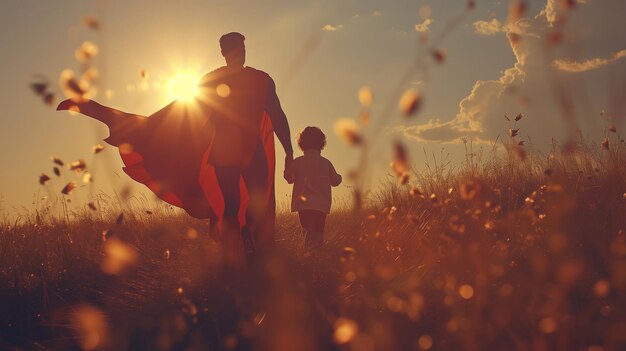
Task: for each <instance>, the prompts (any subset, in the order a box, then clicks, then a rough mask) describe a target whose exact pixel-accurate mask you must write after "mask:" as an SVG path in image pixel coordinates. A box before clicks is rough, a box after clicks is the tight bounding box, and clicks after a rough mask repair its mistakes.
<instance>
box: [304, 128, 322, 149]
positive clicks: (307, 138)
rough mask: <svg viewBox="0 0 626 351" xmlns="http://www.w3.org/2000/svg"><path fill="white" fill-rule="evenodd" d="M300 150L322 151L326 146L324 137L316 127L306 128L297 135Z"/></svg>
mask: <svg viewBox="0 0 626 351" xmlns="http://www.w3.org/2000/svg"><path fill="white" fill-rule="evenodd" d="M298 146H299V147H300V150H302V151H304V150H311V149H313V150H320V151H321V150H322V149H323V148H324V146H326V135H325V134H324V132H322V130H321V129H319V128H317V127H306V128H304V129H303V130H301V131H300V132H299V133H298Z"/></svg>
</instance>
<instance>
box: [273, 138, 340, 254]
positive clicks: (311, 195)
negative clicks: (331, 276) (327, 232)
mask: <svg viewBox="0 0 626 351" xmlns="http://www.w3.org/2000/svg"><path fill="white" fill-rule="evenodd" d="M297 139H298V146H299V147H300V149H301V150H302V151H303V153H304V155H302V156H300V157H298V158H296V159H295V160H293V162H292V163H291V165H290V166H289V167H288V168H287V169H285V179H286V180H287V182H288V183H289V184H293V192H292V197H291V211H292V212H298V216H299V217H300V224H301V225H302V229H303V231H304V235H305V240H304V247H305V249H307V250H310V249H313V248H315V247H319V246H321V245H322V244H323V243H324V225H325V223H326V214H328V213H330V206H331V202H332V196H331V187H333V186H338V185H339V184H341V175H339V174H338V173H337V171H335V167H333V164H332V163H331V162H330V161H329V160H328V159H326V158H324V157H322V155H321V151H322V149H323V148H324V146H326V135H324V133H323V132H322V131H321V130H320V129H319V128H317V127H306V128H304V129H303V130H302V131H300V132H299V133H298V137H297Z"/></svg>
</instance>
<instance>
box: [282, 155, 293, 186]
mask: <svg viewBox="0 0 626 351" xmlns="http://www.w3.org/2000/svg"><path fill="white" fill-rule="evenodd" d="M292 163H293V153H288V154H286V155H285V170H284V171H283V177H284V178H285V180H286V181H287V183H289V184H291V182H292V181H293V180H292V174H291V164H292Z"/></svg>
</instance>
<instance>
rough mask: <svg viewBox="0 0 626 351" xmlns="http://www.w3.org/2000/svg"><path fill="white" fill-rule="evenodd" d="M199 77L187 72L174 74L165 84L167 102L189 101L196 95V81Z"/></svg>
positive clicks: (197, 90) (197, 91)
mask: <svg viewBox="0 0 626 351" xmlns="http://www.w3.org/2000/svg"><path fill="white" fill-rule="evenodd" d="M199 79H200V77H198V75H197V74H194V73H192V72H189V71H179V72H176V73H175V74H174V75H173V76H172V78H171V79H170V80H169V81H168V83H167V89H166V94H167V96H166V97H167V100H168V101H172V100H177V99H178V100H191V99H193V98H195V97H196V96H197V95H198V93H199V89H198V81H199Z"/></svg>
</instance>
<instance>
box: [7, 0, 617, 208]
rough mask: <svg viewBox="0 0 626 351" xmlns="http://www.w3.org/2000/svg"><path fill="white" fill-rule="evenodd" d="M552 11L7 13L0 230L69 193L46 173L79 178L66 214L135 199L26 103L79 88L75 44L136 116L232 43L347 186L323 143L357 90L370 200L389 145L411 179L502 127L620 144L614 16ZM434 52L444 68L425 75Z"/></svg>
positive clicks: (62, 120) (397, 3)
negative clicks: (78, 171) (103, 199)
mask: <svg viewBox="0 0 626 351" xmlns="http://www.w3.org/2000/svg"><path fill="white" fill-rule="evenodd" d="M513 2H515V1H513ZM565 3H566V1H561V0H531V1H528V4H529V6H528V9H527V10H526V11H525V12H524V13H522V15H521V16H519V18H514V16H513V17H512V15H511V14H516V13H517V12H515V11H511V10H510V9H511V8H510V2H509V1H507V0H476V6H475V8H474V9H473V10H472V11H469V10H468V9H467V2H466V1H464V0H429V1H427V0H411V1H409V0H394V1H375V0H367V1H364V0H340V1H337V0H326V1H322V0H318V1H294V0H285V1H242V0H235V1H223V2H218V1H210V0H209V1H164V0H150V1H132V2H127V1H124V2H123V1H102V0H100V1H89V0H76V1H63V2H52V1H45V2H44V1H36V0H20V1H17V0H16V1H12V0H5V1H3V2H2V11H1V12H0V26H1V27H0V29H1V30H0V48H1V49H2V55H1V56H0V80H1V81H2V84H1V85H0V99H1V101H2V105H3V106H4V108H3V110H2V112H0V121H1V122H0V123H1V127H0V164H2V166H3V167H2V171H1V174H2V175H1V178H0V199H1V202H0V211H1V212H0V215H6V214H7V213H21V212H24V211H28V210H29V209H32V207H33V206H32V203H33V202H34V200H35V198H36V197H38V198H40V199H41V197H43V196H49V197H53V196H54V195H56V194H58V193H59V191H60V189H61V188H62V187H63V186H64V185H65V184H66V183H67V182H68V181H69V180H71V179H80V178H77V177H76V175H73V174H72V173H71V172H70V171H69V170H67V169H63V171H62V175H61V177H56V176H54V175H53V174H52V167H53V164H52V162H51V157H59V158H61V159H62V160H64V161H65V162H71V161H75V160H77V159H83V160H85V162H86V163H87V165H88V170H89V172H90V173H91V174H92V175H93V179H94V181H93V182H92V183H89V184H83V183H82V182H80V181H79V183H80V184H81V189H78V191H75V192H74V193H73V194H72V196H73V198H74V199H75V200H76V201H74V203H75V204H83V205H84V203H86V202H88V201H91V200H92V198H93V196H94V194H97V193H99V192H104V193H107V194H112V193H115V192H118V193H119V192H120V191H122V190H121V189H124V188H125V187H128V186H132V181H131V180H130V179H129V178H128V177H126V176H125V175H124V173H123V172H121V161H120V160H119V156H118V154H117V151H116V150H115V148H113V147H110V146H108V147H106V148H105V150H104V151H103V152H101V153H99V154H97V155H94V154H93V152H92V147H93V146H94V145H96V144H98V143H103V142H102V139H103V138H106V137H107V130H106V128H105V127H104V126H103V125H101V124H100V123H99V122H97V121H95V120H92V119H90V118H86V117H83V116H79V115H70V114H69V113H67V112H56V111H55V110H54V108H53V107H51V106H48V105H46V104H45V103H43V101H42V99H41V98H40V97H38V96H36V95H35V94H34V93H33V91H32V90H31V89H30V87H29V84H30V83H33V82H35V81H41V80H42V79H47V80H48V81H49V82H50V89H51V91H53V92H55V94H56V95H57V98H60V97H61V96H62V90H61V89H60V87H59V77H60V75H61V72H63V71H64V70H67V69H71V70H73V71H74V72H76V73H77V74H78V72H79V71H80V70H81V63H79V62H78V61H77V59H76V57H75V51H76V49H77V48H79V47H81V45H83V43H84V42H85V41H89V42H91V43H93V44H94V45H95V46H97V49H98V52H97V54H96V55H95V56H94V57H93V59H91V64H90V65H91V66H93V67H95V68H97V70H98V72H99V77H98V79H97V84H93V86H94V89H96V88H97V92H95V90H94V93H95V96H94V99H95V100H97V101H101V102H102V103H104V104H107V105H109V106H111V107H115V108H118V109H121V110H124V111H128V112H134V113H138V114H144V115H149V114H151V113H153V112H155V111H157V110H158V109H160V108H161V107H163V106H164V105H166V104H167V103H168V102H169V101H171V99H172V98H173V95H172V92H171V91H169V89H168V87H169V86H171V84H172V81H173V79H174V77H177V76H180V75H181V74H182V75H186V76H187V77H188V78H190V79H189V80H191V81H193V78H194V77H197V78H198V79H199V78H200V77H201V76H202V75H203V74H204V73H206V72H208V71H211V70H213V69H215V68H217V67H219V66H222V65H223V64H224V62H223V58H222V57H221V55H220V51H219V44H218V40H219V37H220V36H221V35H222V34H224V33H227V32H231V31H238V32H241V33H243V34H244V35H245V36H246V48H247V62H246V64H247V65H248V66H251V67H255V68H257V69H261V70H263V71H265V72H267V73H269V74H270V75H271V76H272V77H273V78H274V80H275V81H276V85H277V92H278V95H279V98H280V100H281V103H282V106H283V109H284V111H285V112H286V114H287V117H288V119H289V122H290V126H291V130H292V134H293V135H294V139H295V133H296V132H297V131H299V130H301V129H302V128H304V127H306V126H309V125H315V126H318V127H320V128H321V129H322V130H323V131H324V132H325V133H326V134H327V139H328V145H327V147H326V149H325V150H324V153H323V154H324V155H325V156H326V157H327V158H329V159H330V160H331V161H332V162H333V163H334V164H335V167H336V169H337V170H338V171H339V172H340V173H343V174H344V175H345V174H347V173H348V172H349V171H350V170H352V169H354V167H355V166H356V159H357V158H358V155H359V149H358V148H355V147H353V146H349V145H346V144H345V143H343V142H342V140H340V138H338V137H337V136H336V135H335V133H334V128H335V124H336V122H337V120H339V119H341V118H353V119H355V120H357V123H360V122H358V115H359V113H360V111H361V110H362V109H363V107H362V106H361V104H360V102H359V99H358V91H359V89H360V88H361V87H364V86H366V87H369V88H370V89H371V91H372V93H373V103H372V105H371V111H370V113H371V118H372V120H371V122H370V124H369V126H364V125H360V126H359V128H360V129H361V130H362V132H363V133H365V135H366V138H368V137H370V136H371V135H373V134H375V135H376V136H377V139H376V142H375V144H373V145H372V146H371V149H372V150H374V151H373V152H372V157H371V160H370V162H369V172H370V174H371V175H372V176H371V179H372V181H371V183H372V186H373V187H375V186H376V184H377V181H378V180H380V179H384V178H386V177H388V174H390V170H389V161H390V159H391V150H392V148H391V146H390V145H391V144H392V141H394V140H400V141H402V142H403V143H404V144H405V145H406V147H407V149H408V151H409V156H410V159H411V164H412V165H413V167H414V168H415V170H416V171H420V170H422V169H423V168H424V164H425V161H426V160H425V159H424V155H425V154H429V155H430V154H432V153H436V154H437V155H441V154H445V155H449V158H450V160H451V161H452V163H453V164H460V162H462V160H463V159H464V151H463V150H464V149H463V145H462V143H461V142H460V141H461V138H470V139H471V140H472V141H473V142H475V147H476V148H478V149H479V148H485V149H490V145H491V144H492V143H493V142H494V141H495V140H503V139H506V138H508V135H507V131H508V129H509V128H511V127H512V128H520V136H519V138H520V139H522V140H526V141H527V147H528V148H532V149H536V150H538V151H545V150H547V149H548V148H549V147H550V145H551V143H552V140H553V138H554V139H556V140H557V141H558V142H565V141H566V140H568V138H570V137H571V135H573V133H574V131H575V130H576V129H578V130H580V131H581V133H582V134H584V136H585V137H589V138H590V139H591V140H593V141H594V142H597V143H599V142H600V141H601V140H602V138H604V136H605V135H606V129H607V127H608V126H609V125H611V124H612V125H615V127H616V129H617V130H618V132H620V131H622V135H623V134H624V133H623V130H624V128H626V122H625V121H624V116H625V115H626V106H625V103H624V101H623V100H624V99H623V96H625V95H626V37H624V35H623V33H624V32H625V31H626V25H625V24H624V21H623V18H622V16H623V14H624V13H626V2H624V1H622V0H584V1H583V0H577V2H576V5H575V6H574V7H573V8H571V9H568V8H565V7H564V5H563V4H565ZM86 16H92V18H94V19H96V20H97V21H98V23H99V24H100V26H99V28H98V29H97V30H94V29H91V28H89V27H87V26H85V25H84V24H83V22H84V20H85V18H86ZM424 38H427V40H425V41H424V40H423V39H424ZM431 49H437V50H440V51H441V52H442V53H444V54H445V55H444V56H445V60H443V62H436V60H434V59H433V58H432V57H431V56H432V55H430V51H431ZM416 57H422V58H423V60H421V61H420V62H421V65H420V66H419V67H420V68H419V69H418V70H416V71H412V72H411V74H410V75H408V76H407V74H406V72H407V71H408V70H409V67H411V65H412V64H413V62H414V61H415V58H416ZM142 71H143V72H145V73H146V74H145V75H144V77H143V78H142V76H141V73H140V72H142ZM407 89H414V90H416V91H418V92H419V93H420V96H421V97H422V100H421V101H422V102H421V104H420V108H419V111H418V113H417V114H416V115H415V116H413V117H411V118H405V117H403V115H402V113H401V112H400V111H399V110H398V109H397V108H396V106H397V101H398V99H399V96H398V95H397V92H398V91H399V92H402V91H404V90H407ZM557 96H560V97H561V98H560V99H559V98H556V97H557ZM57 101H58V100H57ZM563 101H565V102H563ZM387 105H388V106H391V107H392V108H390V109H387V108H386V106H387ZM518 113H522V114H523V115H524V118H523V119H522V120H521V121H520V122H518V123H517V124H516V125H512V124H509V122H506V120H505V119H504V117H503V115H504V114H507V115H508V116H511V117H512V116H516V115H517V114H518ZM379 121H381V122H379ZM368 128H369V129H368ZM297 155H298V152H296V156H297ZM282 158H283V152H282V150H281V148H280V147H278V148H277V159H278V160H279V163H278V165H277V171H278V172H277V177H276V179H277V199H278V202H279V203H280V204H284V203H287V201H288V199H289V198H288V196H289V192H290V187H289V186H288V185H287V184H286V182H285V181H283V180H282V178H281V177H280V175H281V173H282V172H281V170H282V162H281V161H282ZM42 173H45V174H47V175H49V176H51V177H52V180H51V181H50V182H48V185H46V186H45V187H40V185H39V183H38V178H39V176H40V175H41V174H42ZM349 189H350V183H349V182H346V183H345V184H344V185H342V186H341V187H340V188H339V189H337V191H335V195H336V196H335V202H336V203H338V204H341V203H342V201H344V200H345V197H346V194H347V193H348V191H349ZM132 190H133V191H134V192H136V193H143V192H145V189H143V188H142V187H139V186H132Z"/></svg>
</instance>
